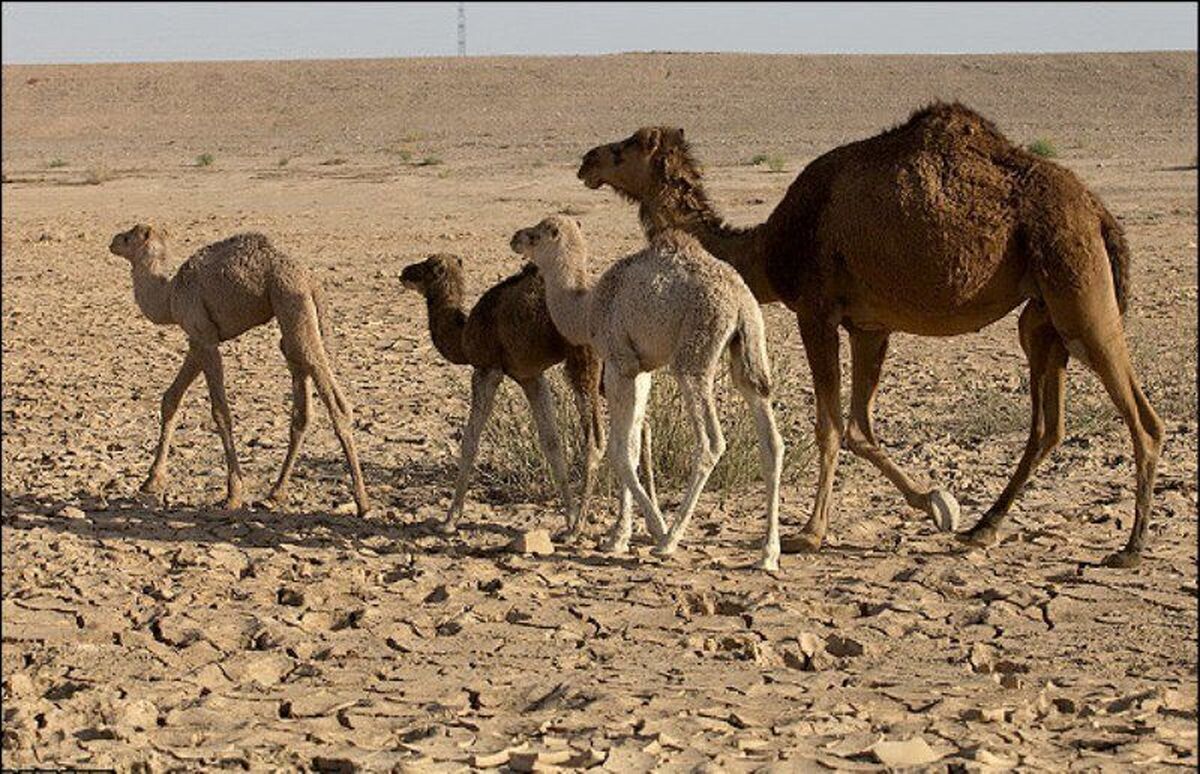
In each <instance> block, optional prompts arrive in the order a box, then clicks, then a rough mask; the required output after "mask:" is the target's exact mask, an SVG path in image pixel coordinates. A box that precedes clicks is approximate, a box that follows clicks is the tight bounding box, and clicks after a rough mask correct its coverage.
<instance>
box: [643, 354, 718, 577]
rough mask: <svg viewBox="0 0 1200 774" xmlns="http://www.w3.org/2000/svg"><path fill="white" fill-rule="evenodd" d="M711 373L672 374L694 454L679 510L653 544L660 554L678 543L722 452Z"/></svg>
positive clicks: (672, 551) (671, 549)
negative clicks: (693, 447) (690, 434)
mask: <svg viewBox="0 0 1200 774" xmlns="http://www.w3.org/2000/svg"><path fill="white" fill-rule="evenodd" d="M713 376H714V374H712V373H709V374H704V375H702V376H696V375H692V374H687V375H677V376H676V380H677V381H678V382H679V392H680V394H681V396H682V397H683V403H684V407H685V409H686V410H687V412H688V418H689V419H691V420H692V433H693V435H694V436H695V440H696V455H695V457H694V458H693V459H692V475H691V480H690V481H689V482H688V490H687V494H686V495H684V498H683V502H682V503H681V504H680V505H679V512H678V514H677V515H676V516H675V520H674V522H672V524H671V529H670V531H669V532H667V534H666V537H664V538H663V539H662V540H660V541H659V543H658V545H657V546H655V547H654V553H655V554H658V555H660V556H669V555H671V554H673V553H675V549H677V548H678V547H679V542H680V541H681V540H683V534H684V532H685V531H686V530H687V528H688V524H689V523H690V522H691V520H692V513H693V512H694V511H695V510H696V503H697V502H698V501H699V499H700V493H701V492H703V491H704V485H705V484H706V483H708V477H709V476H710V475H712V471H713V468H715V467H716V466H717V463H718V462H719V461H720V460H721V455H723V454H724V453H725V436H724V434H722V432H721V423H720V420H719V418H718V416H717V404H716V401H715V400H714V398H713Z"/></svg>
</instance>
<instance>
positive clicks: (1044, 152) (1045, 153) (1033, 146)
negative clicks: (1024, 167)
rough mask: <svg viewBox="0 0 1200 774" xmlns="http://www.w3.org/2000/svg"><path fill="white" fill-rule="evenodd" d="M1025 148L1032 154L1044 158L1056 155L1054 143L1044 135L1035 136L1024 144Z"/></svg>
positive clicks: (1056, 150) (1056, 149)
mask: <svg viewBox="0 0 1200 774" xmlns="http://www.w3.org/2000/svg"><path fill="white" fill-rule="evenodd" d="M1025 148H1026V149H1027V150H1028V151H1029V152H1030V153H1032V154H1033V155H1035V156H1041V157H1042V158H1044V159H1052V158H1054V157H1056V156H1058V148H1056V147H1054V143H1052V142H1050V141H1049V140H1047V139H1046V138H1044V137H1039V138H1037V139H1036V140H1034V141H1033V142H1031V143H1029V144H1028V145H1026V146H1025Z"/></svg>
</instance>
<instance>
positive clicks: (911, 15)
mask: <svg viewBox="0 0 1200 774" xmlns="http://www.w3.org/2000/svg"><path fill="white" fill-rule="evenodd" d="M457 5H458V4H457V3H453V2H449V3H411V4H403V5H393V4H385V3H229V4H222V3H8V2H6V3H4V4H3V44H4V45H3V61H4V63H5V64H10V63H11V64H19V63H35V62H38V63H50V62H53V63H59V62H144V61H159V60H200V59H324V58H347V57H398V56H444V55H453V54H454V53H455V52H456V47H457V44H456V37H457V13H458V11H457ZM466 8H467V53H468V54H477V55H478V54H599V53H612V52H619V51H649V50H654V51H750V52H759V53H990V52H1008V51H1022V52H1028V51H1138V50H1158V49H1187V50H1195V49H1196V4H1195V3H1083V4H1075V3H1049V4H1040V3H988V4H975V3H964V4H961V5H958V4H937V3H912V4H899V3H897V4H890V3H852V4H835V3H811V4H809V3H800V4H785V3H737V4H734V3H730V4H724V3H662V4H653V3H647V4H639V3H595V4H593V3H577V4H576V3H467V4H466Z"/></svg>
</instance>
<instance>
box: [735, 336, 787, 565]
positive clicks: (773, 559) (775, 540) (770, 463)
mask: <svg viewBox="0 0 1200 774" xmlns="http://www.w3.org/2000/svg"><path fill="white" fill-rule="evenodd" d="M740 346H744V345H743V344H742V343H741V342H735V343H734V344H733V346H732V347H731V350H730V357H729V374H730V377H731V379H732V381H733V386H734V387H735V388H736V389H737V391H738V392H739V393H741V396H742V399H743V400H744V401H745V402H746V408H747V409H748V410H749V411H750V415H751V417H753V419H754V429H755V431H756V432H757V434H758V457H759V462H760V464H761V465H762V473H763V481H764V482H765V483H766V487H767V534H766V537H765V538H764V539H763V555H762V559H761V560H760V561H759V563H758V567H759V568H760V569H763V570H767V571H769V572H775V571H777V570H779V479H780V478H781V476H782V475H783V437H782V436H781V435H779V430H778V429H777V428H776V426H775V414H774V413H773V412H772V411H771V400H770V398H767V397H764V396H762V395H760V394H759V393H758V390H757V389H756V388H755V386H754V383H753V382H751V381H750V379H749V377H748V376H747V375H746V373H745V369H744V368H743V366H742V358H741V357H740V356H739V355H738V353H737V351H736V347H740Z"/></svg>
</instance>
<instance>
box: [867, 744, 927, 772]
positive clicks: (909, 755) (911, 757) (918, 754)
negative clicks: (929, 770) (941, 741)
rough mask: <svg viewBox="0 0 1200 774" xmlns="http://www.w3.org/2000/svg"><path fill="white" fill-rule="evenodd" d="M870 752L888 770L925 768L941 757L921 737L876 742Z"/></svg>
mask: <svg viewBox="0 0 1200 774" xmlns="http://www.w3.org/2000/svg"><path fill="white" fill-rule="evenodd" d="M871 752H872V754H874V755H875V758H876V759H877V760H878V761H879V762H880V763H882V764H883V765H884V766H888V767H890V768H900V767H902V766H925V765H928V764H930V763H933V762H934V761H937V760H939V759H941V757H942V756H940V755H938V754H937V753H936V752H934V751H933V749H932V748H931V747H930V746H929V743H928V742H926V741H925V738H924V737H921V736H914V737H913V738H911V739H907V740H905V741H903V742H878V743H877V744H876V745H875V746H874V747H872V748H871Z"/></svg>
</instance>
